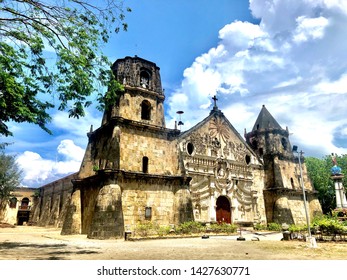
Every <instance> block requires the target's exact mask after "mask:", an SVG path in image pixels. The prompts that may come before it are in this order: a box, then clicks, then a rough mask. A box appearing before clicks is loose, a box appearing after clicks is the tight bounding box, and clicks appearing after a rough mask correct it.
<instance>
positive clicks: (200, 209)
mask: <svg viewBox="0 0 347 280" xmlns="http://www.w3.org/2000/svg"><path fill="white" fill-rule="evenodd" d="M112 69H113V71H114V74H115V77H116V78H117V80H118V81H120V82H121V83H122V84H123V87H124V91H122V92H121V93H119V95H118V99H117V101H116V102H115V104H113V105H112V106H110V107H108V108H106V110H105V113H104V116H103V119H102V121H101V126H100V128H98V129H96V130H95V131H93V129H91V130H90V132H89V133H88V140H89V142H88V145H87V148H86V152H85V156H84V159H83V161H82V164H81V168H80V170H79V172H78V173H76V174H74V175H73V178H66V179H64V180H65V181H64V180H62V182H60V183H59V181H58V182H56V183H53V184H50V185H47V186H44V187H42V188H41V196H40V200H39V203H38V208H37V209H40V211H39V210H37V212H35V214H34V215H33V221H34V222H36V223H37V224H39V225H43V226H47V225H52V226H58V227H62V234H80V233H83V234H87V235H88V237H89V238H97V239H106V238H122V237H123V236H124V232H125V230H131V229H133V228H134V227H135V225H136V224H137V223H138V222H144V221H152V222H154V223H158V224H160V225H177V224H179V223H182V222H185V221H190V220H196V221H201V222H219V223H220V222H225V223H243V224H254V223H263V224H266V223H268V222H279V223H282V222H286V223H303V222H304V221H305V220H304V219H305V212H304V207H303V200H302V193H301V194H300V184H299V181H298V178H299V177H298V176H299V175H298V162H297V159H296V158H295V157H294V155H293V152H292V151H291V146H290V142H289V132H288V129H286V130H283V129H282V128H281V127H280V125H279V124H278V123H277V122H276V120H275V119H274V118H273V117H272V116H271V115H270V113H269V112H268V111H267V110H266V108H265V106H264V107H263V108H262V110H261V112H260V114H259V117H258V119H257V121H256V123H255V125H254V128H253V130H252V131H251V132H250V133H245V135H244V136H245V137H244V138H243V137H242V136H241V135H240V134H239V133H238V132H237V131H236V130H235V128H234V127H233V126H232V124H231V123H230V122H229V121H228V119H227V118H226V117H225V116H224V114H223V113H222V112H221V111H220V110H219V109H218V107H217V103H216V100H217V99H216V98H214V101H215V104H214V107H213V109H212V110H211V112H210V114H209V115H208V116H207V117H206V118H205V119H203V120H202V121H201V122H200V123H198V124H197V125H196V126H194V127H192V128H191V129H189V130H188V131H185V132H181V131H180V130H179V129H177V127H176V128H174V129H168V128H166V127H165V118H164V105H163V103H164V100H165V96H164V92H163V90H162V88H161V79H160V73H159V67H157V66H156V65H155V64H154V63H153V62H150V61H147V60H144V59H142V58H139V57H136V56H135V57H126V58H124V59H119V60H117V61H116V62H115V63H114V64H113V66H112ZM303 170H304V172H303V174H304V176H303V179H304V182H305V189H306V192H307V199H308V201H309V208H310V214H311V216H313V215H315V214H316V213H318V212H321V209H320V204H319V202H318V200H317V198H316V194H315V191H314V189H313V187H312V185H311V183H310V181H309V180H308V177H307V172H306V169H305V165H304V164H303ZM59 184H60V186H61V187H60V189H59V187H58V186H59Z"/></svg>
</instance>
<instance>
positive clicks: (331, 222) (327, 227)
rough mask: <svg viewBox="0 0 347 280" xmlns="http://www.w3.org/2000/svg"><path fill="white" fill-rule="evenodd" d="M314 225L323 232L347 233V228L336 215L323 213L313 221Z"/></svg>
mask: <svg viewBox="0 0 347 280" xmlns="http://www.w3.org/2000/svg"><path fill="white" fill-rule="evenodd" d="M312 225H313V227H316V228H318V229H319V230H320V231H321V232H323V233H328V234H339V233H347V228H346V227H345V226H344V225H343V223H342V222H341V221H340V220H339V219H338V217H336V216H332V215H322V216H319V217H317V218H315V219H314V220H313V221H312Z"/></svg>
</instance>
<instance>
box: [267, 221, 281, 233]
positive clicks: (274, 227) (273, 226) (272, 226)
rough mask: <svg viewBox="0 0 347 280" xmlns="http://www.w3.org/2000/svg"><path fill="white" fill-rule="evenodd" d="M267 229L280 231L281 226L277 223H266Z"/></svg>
mask: <svg viewBox="0 0 347 280" xmlns="http://www.w3.org/2000/svg"><path fill="white" fill-rule="evenodd" d="M267 229H268V230H272V231H282V226H281V225H280V224H277V223H268V225H267Z"/></svg>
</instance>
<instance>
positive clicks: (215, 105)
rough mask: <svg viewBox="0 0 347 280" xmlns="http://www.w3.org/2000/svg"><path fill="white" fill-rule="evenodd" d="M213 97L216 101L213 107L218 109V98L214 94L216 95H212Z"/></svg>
mask: <svg viewBox="0 0 347 280" xmlns="http://www.w3.org/2000/svg"><path fill="white" fill-rule="evenodd" d="M212 99H213V101H214V106H213V109H218V107H217V100H218V98H217V97H216V96H215V95H214V96H213V97H212Z"/></svg>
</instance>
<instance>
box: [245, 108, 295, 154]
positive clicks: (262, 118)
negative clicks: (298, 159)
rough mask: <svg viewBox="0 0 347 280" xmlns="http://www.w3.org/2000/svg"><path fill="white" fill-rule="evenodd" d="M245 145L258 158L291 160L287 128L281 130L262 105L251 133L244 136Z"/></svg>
mask: <svg viewBox="0 0 347 280" xmlns="http://www.w3.org/2000/svg"><path fill="white" fill-rule="evenodd" d="M245 138H246V141H247V143H248V144H249V145H250V146H251V147H252V148H253V150H254V151H255V152H256V153H257V154H258V156H259V157H260V158H264V157H267V156H271V157H273V156H275V155H277V156H279V157H280V158H293V157H294V155H293V152H292V149H291V145H290V142H289V131H288V128H286V129H282V127H281V126H280V125H279V124H278V122H277V121H276V120H275V118H274V117H273V116H272V115H271V114H270V112H269V111H268V110H267V109H266V107H265V105H263V107H262V109H261V111H260V113H259V115H258V118H257V120H256V122H255V124H254V126H253V129H252V131H251V132H249V133H247V134H245Z"/></svg>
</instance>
